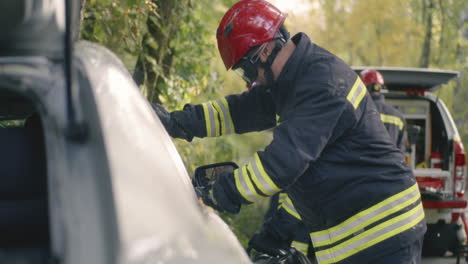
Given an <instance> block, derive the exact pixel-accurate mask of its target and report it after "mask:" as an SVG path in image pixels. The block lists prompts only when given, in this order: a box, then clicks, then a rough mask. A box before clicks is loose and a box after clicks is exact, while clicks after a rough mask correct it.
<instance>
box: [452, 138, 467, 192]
mask: <svg viewBox="0 0 468 264" xmlns="http://www.w3.org/2000/svg"><path fill="white" fill-rule="evenodd" d="M453 147H454V148H453V149H454V153H455V164H454V178H453V181H454V188H455V195H456V196H457V197H459V198H463V197H464V195H465V178H466V154H465V150H464V148H463V144H462V143H461V142H460V141H454V142H453Z"/></svg>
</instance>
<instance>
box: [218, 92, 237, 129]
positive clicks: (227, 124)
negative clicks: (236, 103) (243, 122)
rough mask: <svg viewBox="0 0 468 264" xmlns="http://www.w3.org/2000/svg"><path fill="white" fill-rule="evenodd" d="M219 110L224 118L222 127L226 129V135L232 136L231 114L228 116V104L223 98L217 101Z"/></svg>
mask: <svg viewBox="0 0 468 264" xmlns="http://www.w3.org/2000/svg"><path fill="white" fill-rule="evenodd" d="M217 102H218V104H219V106H220V108H221V111H222V112H223V116H224V120H223V121H224V127H225V128H226V132H225V133H226V134H232V133H234V127H233V123H232V118H231V114H230V111H229V104H228V103H227V101H226V99H225V98H222V99H218V100H217Z"/></svg>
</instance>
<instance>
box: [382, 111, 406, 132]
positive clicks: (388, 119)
mask: <svg viewBox="0 0 468 264" xmlns="http://www.w3.org/2000/svg"><path fill="white" fill-rule="evenodd" d="M380 120H382V122H383V123H387V124H392V125H395V126H397V127H398V128H399V129H400V130H402V129H403V121H401V119H400V118H399V117H398V116H394V115H386V114H380Z"/></svg>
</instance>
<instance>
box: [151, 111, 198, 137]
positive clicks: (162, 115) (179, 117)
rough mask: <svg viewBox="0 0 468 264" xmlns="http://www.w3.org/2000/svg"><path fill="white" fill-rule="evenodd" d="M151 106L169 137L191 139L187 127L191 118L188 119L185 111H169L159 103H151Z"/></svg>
mask: <svg viewBox="0 0 468 264" xmlns="http://www.w3.org/2000/svg"><path fill="white" fill-rule="evenodd" d="M151 106H152V107H153V110H154V112H156V114H157V115H158V117H159V119H160V120H161V122H162V123H163V125H164V127H165V128H166V131H167V133H169V135H170V136H171V137H175V138H181V139H185V140H187V141H192V139H193V134H192V132H191V131H190V130H189V129H187V127H188V124H190V122H191V120H189V117H188V115H187V114H186V113H184V112H183V111H174V112H171V113H170V112H168V111H167V110H166V109H165V108H164V106H162V105H160V104H151Z"/></svg>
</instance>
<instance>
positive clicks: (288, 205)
mask: <svg viewBox="0 0 468 264" xmlns="http://www.w3.org/2000/svg"><path fill="white" fill-rule="evenodd" d="M281 208H283V209H284V210H286V212H288V213H289V214H290V215H292V216H294V217H295V218H297V219H299V220H302V218H301V216H300V215H299V213H298V212H297V211H296V208H294V204H293V202H292V201H291V198H289V196H288V195H287V194H286V198H285V199H284V201H283V203H282V204H281Z"/></svg>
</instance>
